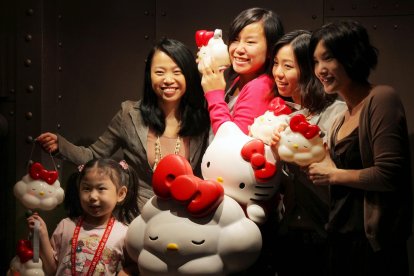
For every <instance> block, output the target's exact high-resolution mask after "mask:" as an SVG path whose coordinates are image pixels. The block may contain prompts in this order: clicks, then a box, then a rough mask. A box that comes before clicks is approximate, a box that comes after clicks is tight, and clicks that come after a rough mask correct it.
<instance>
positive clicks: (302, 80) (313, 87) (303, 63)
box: [271, 30, 337, 114]
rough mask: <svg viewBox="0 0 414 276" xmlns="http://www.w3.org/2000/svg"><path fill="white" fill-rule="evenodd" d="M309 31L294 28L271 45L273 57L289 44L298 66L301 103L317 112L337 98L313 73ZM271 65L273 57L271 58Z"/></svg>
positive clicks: (312, 111)
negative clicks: (329, 92) (324, 87)
mask: <svg viewBox="0 0 414 276" xmlns="http://www.w3.org/2000/svg"><path fill="white" fill-rule="evenodd" d="M310 38H311V32H309V31H307V30H295V31H292V32H289V33H287V34H285V35H284V36H282V37H281V38H280V39H279V40H278V42H277V43H276V44H275V46H274V47H273V51H272V53H273V54H272V56H273V57H275V56H276V55H277V53H278V51H279V50H280V49H281V48H282V47H283V46H286V45H290V46H291V47H292V50H293V54H294V55H295V60H296V63H297V64H298V67H299V80H298V84H299V89H300V98H301V105H302V107H305V108H307V109H308V110H309V112H310V113H315V114H318V113H320V112H321V111H323V110H324V109H325V108H326V107H328V106H329V105H331V104H332V103H333V102H334V101H335V99H336V98H337V95H336V94H332V95H330V94H327V93H325V91H324V90H323V86H322V84H321V82H320V81H319V80H318V79H317V78H316V76H315V74H314V73H313V67H312V64H311V56H310V55H309V42H310ZM271 62H272V67H273V65H274V59H272V61H271Z"/></svg>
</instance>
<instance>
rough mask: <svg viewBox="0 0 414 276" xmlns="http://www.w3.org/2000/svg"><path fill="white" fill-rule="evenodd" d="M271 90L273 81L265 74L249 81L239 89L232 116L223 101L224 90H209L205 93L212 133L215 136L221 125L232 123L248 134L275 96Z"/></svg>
mask: <svg viewBox="0 0 414 276" xmlns="http://www.w3.org/2000/svg"><path fill="white" fill-rule="evenodd" d="M273 88H274V80H273V79H272V78H271V77H270V76H268V75H266V74H263V75H260V76H259V77H257V78H255V79H253V80H251V81H250V82H248V83H247V84H246V85H245V86H244V87H243V88H242V89H241V91H240V93H239V95H238V98H237V100H236V103H235V105H234V108H233V113H232V114H230V110H229V108H228V106H227V103H226V102H225V101H224V90H221V89H218V90H211V91H208V92H207V93H205V94H204V95H205V97H206V100H207V103H208V110H209V112H210V120H211V126H212V129H213V133H214V134H216V132H217V130H218V128H219V127H220V126H221V124H222V123H224V122H227V121H232V122H234V123H235V124H236V125H237V126H238V127H239V128H240V129H241V130H242V131H243V132H244V133H245V134H248V133H249V129H248V127H249V126H250V125H251V124H252V123H253V121H254V119H255V118H256V117H258V116H260V115H262V114H263V113H265V111H266V110H267V108H268V105H269V102H270V101H271V100H272V99H273V97H274V96H275V95H274V93H273Z"/></svg>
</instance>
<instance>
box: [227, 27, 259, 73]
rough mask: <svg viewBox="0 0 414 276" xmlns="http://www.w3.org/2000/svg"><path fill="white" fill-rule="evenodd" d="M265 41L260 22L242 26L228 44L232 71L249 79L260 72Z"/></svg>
mask: <svg viewBox="0 0 414 276" xmlns="http://www.w3.org/2000/svg"><path fill="white" fill-rule="evenodd" d="M266 43H267V41H266V37H265V32H264V28H263V23H262V22H255V23H252V24H249V25H247V26H246V27H244V28H243V29H242V30H241V32H240V33H239V35H238V36H237V38H236V40H235V41H233V42H232V43H231V44H230V46H229V53H230V59H231V62H232V66H233V69H234V71H235V72H236V73H238V74H240V75H241V76H246V77H248V78H250V79H253V78H255V77H257V76H258V75H259V74H261V73H262V72H263V70H264V64H265V62H266V58H267V44H266Z"/></svg>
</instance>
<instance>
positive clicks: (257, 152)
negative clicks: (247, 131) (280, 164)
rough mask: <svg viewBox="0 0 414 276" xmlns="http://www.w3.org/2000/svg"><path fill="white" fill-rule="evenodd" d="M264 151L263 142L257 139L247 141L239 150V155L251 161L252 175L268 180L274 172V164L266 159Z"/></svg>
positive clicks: (263, 180)
mask: <svg viewBox="0 0 414 276" xmlns="http://www.w3.org/2000/svg"><path fill="white" fill-rule="evenodd" d="M264 153H265V147H264V143H263V142H262V141H261V140H259V139H254V140H251V141H249V142H247V143H246V144H245V145H244V146H243V148H242V150H241V156H242V157H243V159H244V160H246V161H247V162H250V163H251V165H252V168H253V170H254V176H255V177H256V179H257V180H258V181H261V182H265V181H266V180H269V179H270V178H271V177H272V176H273V175H274V174H275V173H276V166H275V165H274V164H272V163H270V162H268V161H267V160H266V156H265V155H264Z"/></svg>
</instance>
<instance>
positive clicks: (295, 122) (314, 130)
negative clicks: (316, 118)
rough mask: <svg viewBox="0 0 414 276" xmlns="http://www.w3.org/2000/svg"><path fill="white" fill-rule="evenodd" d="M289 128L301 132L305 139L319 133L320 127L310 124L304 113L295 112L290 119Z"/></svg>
mask: <svg viewBox="0 0 414 276" xmlns="http://www.w3.org/2000/svg"><path fill="white" fill-rule="evenodd" d="M289 125H290V129H291V130H292V131H295V132H299V133H301V134H302V135H303V136H304V137H305V138H306V139H312V138H313V137H315V136H316V135H318V134H319V132H320V129H319V127H318V126H317V125H312V124H310V123H309V122H308V121H307V120H306V117H305V115H303V114H296V115H295V116H293V117H292V118H291V119H290V123H289Z"/></svg>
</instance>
